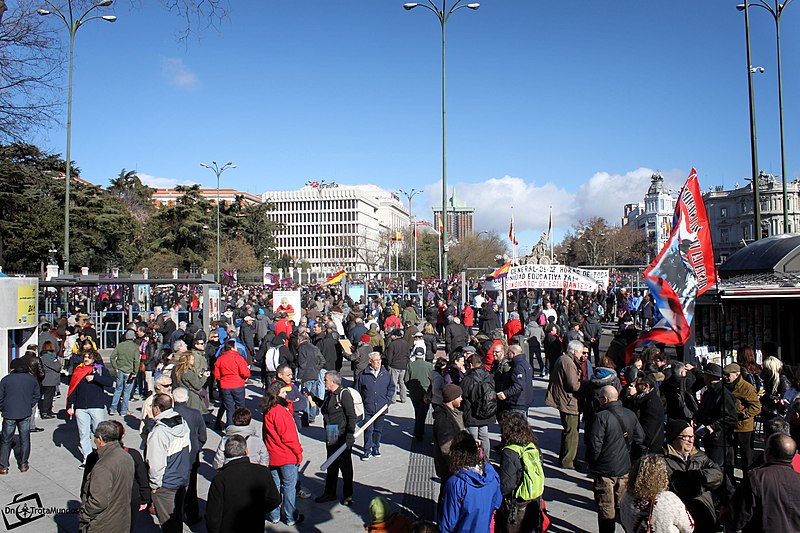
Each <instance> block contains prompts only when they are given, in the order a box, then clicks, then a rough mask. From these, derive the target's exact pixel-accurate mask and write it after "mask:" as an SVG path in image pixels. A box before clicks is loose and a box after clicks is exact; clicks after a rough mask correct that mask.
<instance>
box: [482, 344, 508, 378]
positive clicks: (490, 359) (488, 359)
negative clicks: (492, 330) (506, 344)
mask: <svg viewBox="0 0 800 533" xmlns="http://www.w3.org/2000/svg"><path fill="white" fill-rule="evenodd" d="M498 344H499V345H500V346H503V341H500V340H496V341H494V342H493V343H492V345H491V346H489V352H488V353H487V354H486V355H484V356H483V366H484V367H486V370H487V371H488V372H491V371H492V365H493V364H494V348H495V346H497V345H498Z"/></svg>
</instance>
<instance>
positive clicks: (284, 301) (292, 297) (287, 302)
mask: <svg viewBox="0 0 800 533" xmlns="http://www.w3.org/2000/svg"><path fill="white" fill-rule="evenodd" d="M272 311H273V312H275V313H277V312H283V313H286V315H287V316H288V318H289V320H291V321H292V322H294V323H295V324H296V325H300V291H275V292H273V293H272Z"/></svg>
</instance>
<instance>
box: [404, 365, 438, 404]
mask: <svg viewBox="0 0 800 533" xmlns="http://www.w3.org/2000/svg"><path fill="white" fill-rule="evenodd" d="M431 372H433V365H432V364H431V363H429V362H428V361H426V360H425V358H424V357H417V358H415V359H414V360H413V361H411V362H410V363H408V368H406V375H405V378H403V381H404V382H405V384H406V387H408V395H409V396H410V397H411V401H412V402H414V403H419V402H421V401H423V398H424V397H425V392H427V390H428V387H429V386H430V384H431Z"/></svg>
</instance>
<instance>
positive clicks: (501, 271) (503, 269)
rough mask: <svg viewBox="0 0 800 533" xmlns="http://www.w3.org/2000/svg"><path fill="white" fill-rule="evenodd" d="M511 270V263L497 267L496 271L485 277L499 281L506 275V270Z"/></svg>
mask: <svg viewBox="0 0 800 533" xmlns="http://www.w3.org/2000/svg"><path fill="white" fill-rule="evenodd" d="M509 268H511V261H509V262H508V263H506V264H505V265H503V266H501V267H499V268H498V269H497V270H495V271H494V272H492V273H491V274H489V275H488V276H486V279H500V278H504V277H506V276H507V275H508V269H509Z"/></svg>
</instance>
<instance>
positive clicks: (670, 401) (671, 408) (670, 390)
mask: <svg viewBox="0 0 800 533" xmlns="http://www.w3.org/2000/svg"><path fill="white" fill-rule="evenodd" d="M694 381H695V378H694V376H693V375H692V374H687V375H686V376H678V375H675V374H673V375H671V376H670V377H669V379H667V380H665V381H664V383H662V384H661V394H662V395H663V396H664V402H665V403H666V412H667V418H668V419H670V420H686V421H687V422H689V421H691V420H692V419H693V418H694V415H695V413H696V412H697V407H698V406H697V400H696V399H695V396H694V394H693V393H692V385H693V384H694Z"/></svg>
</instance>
